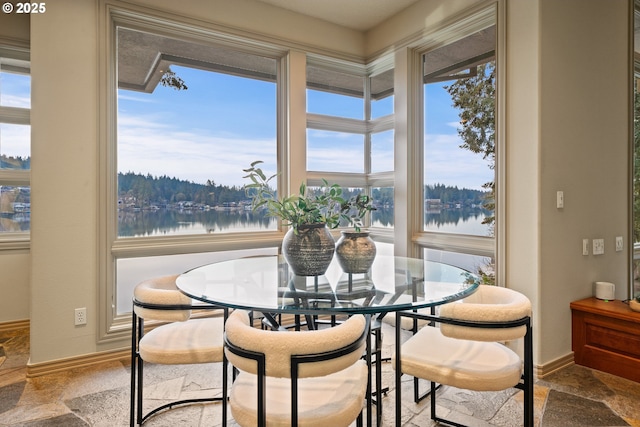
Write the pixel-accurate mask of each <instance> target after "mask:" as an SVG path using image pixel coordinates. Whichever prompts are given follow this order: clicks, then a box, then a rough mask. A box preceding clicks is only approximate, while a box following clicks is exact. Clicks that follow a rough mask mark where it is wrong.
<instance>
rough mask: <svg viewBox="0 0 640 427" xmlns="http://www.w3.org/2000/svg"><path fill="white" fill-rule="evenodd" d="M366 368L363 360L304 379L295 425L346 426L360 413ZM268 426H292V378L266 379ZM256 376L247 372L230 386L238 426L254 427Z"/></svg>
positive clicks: (311, 426)
mask: <svg viewBox="0 0 640 427" xmlns="http://www.w3.org/2000/svg"><path fill="white" fill-rule="evenodd" d="M366 376H367V365H366V363H365V362H364V361H363V360H360V361H358V362H356V364H354V365H352V366H350V367H348V368H346V369H344V370H342V371H340V372H337V373H335V374H331V375H327V376H324V377H312V378H305V380H304V381H300V388H299V389H298V411H299V412H298V425H299V426H301V427H302V426H305V427H326V426H348V425H350V424H351V423H352V422H353V420H354V419H355V418H356V417H357V416H358V414H359V413H360V411H362V404H363V402H364V401H365V394H366V389H365V388H363V387H362V382H363V378H365V380H364V381H365V382H366ZM266 381H267V383H266V384H267V401H266V403H267V408H269V418H268V425H269V426H274V427H290V426H291V379H290V378H275V377H267V378H266ZM257 387H258V384H257V376H256V375H253V374H249V373H247V372H242V371H241V372H240V375H238V377H237V378H236V380H235V381H234V383H233V387H232V389H231V393H230V403H231V413H232V414H233V418H234V419H235V420H236V421H237V422H238V424H240V425H257V418H256V414H257V412H258V408H257V400H256V390H257Z"/></svg>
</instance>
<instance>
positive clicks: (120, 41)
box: [99, 7, 287, 341]
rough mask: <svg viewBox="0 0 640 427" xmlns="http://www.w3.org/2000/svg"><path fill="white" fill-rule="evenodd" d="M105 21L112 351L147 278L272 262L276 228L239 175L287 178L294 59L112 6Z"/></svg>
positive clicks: (105, 282)
mask: <svg viewBox="0 0 640 427" xmlns="http://www.w3.org/2000/svg"><path fill="white" fill-rule="evenodd" d="M106 19H107V20H108V22H109V25H106V26H105V38H106V39H107V40H112V41H113V42H112V43H111V44H110V45H109V47H108V48H105V50H104V52H103V53H104V55H105V57H109V58H110V61H112V64H113V66H112V67H108V70H109V74H107V77H106V80H107V82H106V84H105V85H104V86H105V88H107V89H105V94H104V96H105V98H106V99H107V100H109V101H108V102H107V103H106V104H107V105H108V108H109V109H108V110H107V115H106V122H105V127H106V128H107V131H106V132H104V135H105V136H104V137H103V139H102V141H101V158H102V159H103V170H104V173H103V174H101V183H100V192H101V194H100V197H99V203H101V204H102V206H101V207H100V209H99V211H100V212H101V218H100V226H101V230H102V232H101V240H102V241H101V247H103V248H104V250H103V257H102V262H101V274H100V277H101V284H100V286H101V288H102V289H101V292H100V300H99V307H100V310H101V313H100V319H101V322H100V335H101V339H102V340H107V341H108V340H111V339H114V338H117V337H121V336H122V335H124V334H126V330H127V329H128V327H129V323H130V317H129V316H130V312H131V307H130V302H131V298H132V289H133V286H135V284H136V283H138V282H139V281H140V280H142V278H148V277H149V276H155V275H164V274H175V273H176V272H181V271H186V270H188V269H189V268H193V267H195V266H197V265H200V263H206V262H213V261H216V260H222V259H227V258H229V257H240V256H250V255H257V254H265V253H269V254H273V253H276V251H277V249H276V247H277V246H278V244H279V242H280V241H281V240H282V232H281V231H280V229H279V223H278V222H277V220H275V219H273V218H270V217H266V215H264V213H261V212H257V213H254V212H252V211H251V209H250V200H247V197H246V195H245V193H244V189H243V186H244V184H245V183H246V180H245V179H244V175H245V173H244V172H243V169H246V168H248V167H249V166H250V164H251V163H252V162H253V161H255V160H262V161H264V163H265V164H264V167H263V169H264V171H265V172H266V173H270V174H275V173H276V171H280V172H282V170H281V165H280V164H279V162H280V159H281V158H282V157H279V153H281V152H282V147H283V146H286V144H287V142H286V139H285V138H283V137H279V135H282V131H281V130H279V123H281V121H282V119H281V118H282V117H284V116H286V108H287V107H286V105H284V104H283V103H282V101H281V97H283V95H285V97H286V91H285V89H282V88H281V85H280V83H279V82H280V80H281V79H282V78H284V77H285V76H284V74H283V72H282V71H281V69H282V68H283V67H282V65H281V62H282V60H281V58H282V57H283V56H285V55H286V53H287V52H286V50H283V49H281V48H278V47H275V46H272V45H269V44H267V43H266V42H263V41H258V40H253V39H248V38H246V39H245V38H243V37H241V36H239V35H236V36H230V35H229V34H222V33H218V32H216V31H213V30H211V29H206V28H200V27H196V26H192V25H189V24H184V23H181V22H177V21H174V20H163V19H162V18H160V17H151V16H146V15H139V14H136V13H134V12H131V11H125V10H121V9H118V8H115V7H114V8H109V9H108V14H107V15H106ZM284 175H286V170H285V171H284ZM279 176H280V175H279ZM277 181H278V182H276V183H275V185H277V186H280V185H281V183H280V179H278V180H277ZM142 276H144V277H142Z"/></svg>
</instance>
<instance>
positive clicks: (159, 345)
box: [139, 316, 224, 365]
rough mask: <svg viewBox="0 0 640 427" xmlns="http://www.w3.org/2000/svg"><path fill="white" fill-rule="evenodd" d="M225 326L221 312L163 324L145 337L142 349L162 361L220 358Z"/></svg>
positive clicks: (143, 354)
mask: <svg viewBox="0 0 640 427" xmlns="http://www.w3.org/2000/svg"><path fill="white" fill-rule="evenodd" d="M223 328H224V318H223V317H222V316H220V317H213V318H205V319H192V320H189V321H185V322H174V323H169V324H167V325H162V326H160V327H158V328H156V329H153V330H152V331H150V332H148V333H146V334H145V335H144V336H143V337H142V339H141V340H140V343H139V353H140V356H141V357H142V359H143V360H144V361H146V362H149V363H158V364H162V365H181V364H193V363H210V362H221V361H222V357H223V347H222V342H223Z"/></svg>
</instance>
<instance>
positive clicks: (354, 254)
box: [336, 231, 376, 274]
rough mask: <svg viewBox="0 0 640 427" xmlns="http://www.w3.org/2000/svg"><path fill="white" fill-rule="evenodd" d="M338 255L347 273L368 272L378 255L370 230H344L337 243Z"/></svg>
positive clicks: (339, 261)
mask: <svg viewBox="0 0 640 427" xmlns="http://www.w3.org/2000/svg"><path fill="white" fill-rule="evenodd" d="M336 257H337V258H338V263H339V264H340V266H341V267H342V270H343V271H344V272H345V273H354V274H357V273H366V272H367V271H369V269H370V268H371V265H372V264H373V260H374V259H375V257H376V244H375V243H374V241H373V239H371V237H369V232H368V231H359V232H357V231H343V232H342V236H341V237H340V239H338V243H337V244H336Z"/></svg>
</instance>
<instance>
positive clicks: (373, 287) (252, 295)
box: [176, 255, 479, 315]
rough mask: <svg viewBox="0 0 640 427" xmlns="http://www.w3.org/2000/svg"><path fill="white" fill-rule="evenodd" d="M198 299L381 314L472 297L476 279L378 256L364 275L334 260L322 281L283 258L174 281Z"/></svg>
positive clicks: (273, 308)
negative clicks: (299, 271) (297, 272)
mask: <svg viewBox="0 0 640 427" xmlns="http://www.w3.org/2000/svg"><path fill="white" fill-rule="evenodd" d="M176 283H177V286H178V288H179V289H180V290H181V291H182V292H183V293H185V294H186V295H188V296H190V297H191V298H194V299H196V300H200V301H204V302H207V303H213V304H217V305H220V306H224V307H229V308H239V309H245V310H253V311H259V312H263V313H291V314H305V315H316V314H327V313H330V314H337V313H347V314H357V313H360V314H382V313H387V312H391V311H399V310H412V309H418V308H424V307H433V306H437V305H440V304H444V303H447V302H451V301H455V300H458V299H461V298H464V297H465V296H467V295H469V294H471V293H473V292H474V291H475V290H476V288H477V287H478V283H479V278H478V276H476V275H474V274H472V273H470V272H468V271H466V270H463V269H460V268H458V267H454V266H451V265H447V264H443V263H439V262H434V261H425V260H422V259H414V258H403V257H394V256H383V255H378V256H377V257H376V259H375V261H374V263H373V266H372V267H371V269H370V270H369V271H368V272H367V273H362V274H349V273H345V272H343V271H342V269H341V268H340V265H339V264H338V262H337V261H336V259H335V258H334V260H333V261H332V263H331V265H330V266H329V269H328V270H327V272H326V273H325V274H324V275H322V276H296V275H295V274H293V272H292V271H291V270H290V269H289V266H288V265H287V262H286V261H285V260H284V258H283V257H282V256H279V255H271V256H258V257H248V258H239V259H234V260H229V261H222V262H217V263H213V264H207V265H203V266H201V267H197V268H194V269H192V270H190V271H187V272H185V273H183V274H181V275H180V276H178V278H177V280H176Z"/></svg>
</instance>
